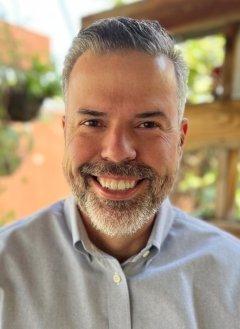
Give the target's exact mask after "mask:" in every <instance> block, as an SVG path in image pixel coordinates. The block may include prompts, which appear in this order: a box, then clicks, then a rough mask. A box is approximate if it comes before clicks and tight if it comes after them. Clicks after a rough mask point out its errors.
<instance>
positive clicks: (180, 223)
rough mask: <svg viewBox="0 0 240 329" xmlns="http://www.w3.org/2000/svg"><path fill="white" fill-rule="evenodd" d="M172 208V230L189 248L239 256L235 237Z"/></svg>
mask: <svg viewBox="0 0 240 329" xmlns="http://www.w3.org/2000/svg"><path fill="white" fill-rule="evenodd" d="M173 210H174V224H173V231H174V232H177V236H178V237H179V240H181V241H182V242H183V243H185V244H186V245H187V246H188V248H189V249H191V248H193V250H196V248H197V250H209V251H215V252H216V253H217V254H219V255H220V256H221V255H222V256H224V255H225V256H227V255H229V256H231V255H232V256H234V255H235V256H237V257H239V256H240V240H239V239H238V238H237V237H235V236H233V235H232V234H230V233H228V232H226V231H223V230H222V229H220V228H218V227H216V226H214V225H213V224H211V223H208V222H206V221H204V220H202V219H199V218H196V217H193V216H191V215H189V214H187V213H186V212H184V211H182V210H180V209H178V208H175V207H173ZM239 225H240V224H239Z"/></svg>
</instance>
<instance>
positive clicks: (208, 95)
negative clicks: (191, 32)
mask: <svg viewBox="0 0 240 329" xmlns="http://www.w3.org/2000/svg"><path fill="white" fill-rule="evenodd" d="M224 46H225V38H224V37H223V36H221V35H214V36H208V37H205V38H201V39H193V40H187V41H185V42H183V43H181V44H178V47H179V48H180V49H181V51H182V53H183V56H184V58H185V60H186V62H187V64H188V66H189V80H188V85H189V93H188V100H189V102H191V103H202V102H210V101H212V100H213V96H212V92H211V89H212V77H211V73H212V70H213V69H214V68H216V67H219V66H221V65H222V63H223V60H224Z"/></svg>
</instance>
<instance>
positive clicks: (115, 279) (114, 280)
mask: <svg viewBox="0 0 240 329" xmlns="http://www.w3.org/2000/svg"><path fill="white" fill-rule="evenodd" d="M121 281H122V278H121V277H120V275H119V274H117V273H115V274H114V276H113V282H115V283H116V284H119V283H120V282H121Z"/></svg>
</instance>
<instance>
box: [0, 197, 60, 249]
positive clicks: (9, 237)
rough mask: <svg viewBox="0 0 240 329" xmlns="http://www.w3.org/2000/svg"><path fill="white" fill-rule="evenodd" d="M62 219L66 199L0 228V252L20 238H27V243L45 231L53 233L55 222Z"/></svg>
mask: <svg viewBox="0 0 240 329" xmlns="http://www.w3.org/2000/svg"><path fill="white" fill-rule="evenodd" d="M61 219H62V220H63V219H64V200H60V201H58V202H56V203H54V204H52V205H50V206H47V207H45V208H42V209H40V210H38V211H36V212H34V213H33V214H31V215H30V216H27V217H25V218H22V219H19V220H17V221H15V222H14V223H12V224H10V225H7V226H4V227H2V228H1V229H0V252H1V251H3V250H4V249H5V248H6V247H7V246H8V244H9V243H11V242H17V241H18V242H19V241H20V240H22V241H23V242H24V240H25V242H26V243H27V240H32V242H34V239H35V238H36V236H37V235H42V234H44V232H49V233H51V230H52V229H53V226H54V223H55V222H57V221H59V222H61Z"/></svg>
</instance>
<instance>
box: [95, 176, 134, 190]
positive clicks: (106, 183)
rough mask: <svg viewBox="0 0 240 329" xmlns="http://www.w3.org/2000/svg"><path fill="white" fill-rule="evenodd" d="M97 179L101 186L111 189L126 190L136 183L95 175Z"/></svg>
mask: <svg viewBox="0 0 240 329" xmlns="http://www.w3.org/2000/svg"><path fill="white" fill-rule="evenodd" d="M97 180H98V182H99V183H100V184H101V185H102V186H103V187H106V188H108V189H111V190H127V189H130V188H133V187H134V186H135V185H136V184H137V181H127V180H126V181H125V180H115V179H109V178H107V179H106V178H101V177H97Z"/></svg>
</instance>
